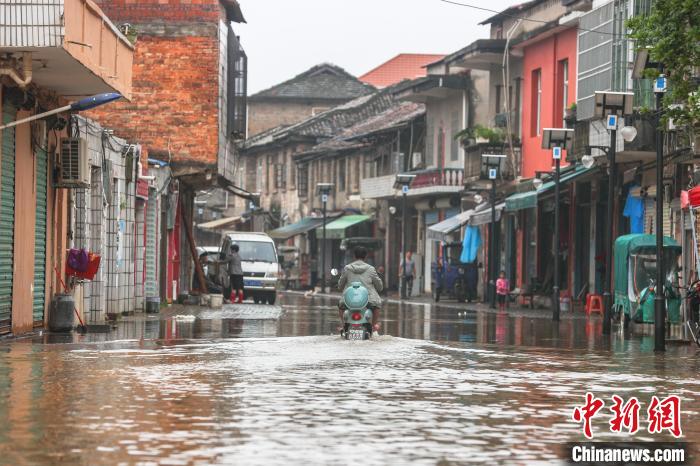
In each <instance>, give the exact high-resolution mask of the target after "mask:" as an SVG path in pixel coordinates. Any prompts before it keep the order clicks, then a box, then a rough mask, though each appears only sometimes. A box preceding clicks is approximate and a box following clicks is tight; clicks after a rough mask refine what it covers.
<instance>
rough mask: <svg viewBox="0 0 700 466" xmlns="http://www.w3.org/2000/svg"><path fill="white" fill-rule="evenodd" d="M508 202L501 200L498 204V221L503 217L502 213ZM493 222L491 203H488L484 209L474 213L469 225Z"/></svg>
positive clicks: (474, 225)
mask: <svg viewBox="0 0 700 466" xmlns="http://www.w3.org/2000/svg"><path fill="white" fill-rule="evenodd" d="M505 206H506V203H505V202H501V203H500V204H496V221H497V222H498V221H499V220H500V219H501V214H502V212H503V209H504V208H505ZM489 223H491V205H487V206H486V207H484V208H483V209H479V212H476V213H474V215H472V216H471V218H470V219H469V225H471V226H473V227H476V226H479V225H487V224H489Z"/></svg>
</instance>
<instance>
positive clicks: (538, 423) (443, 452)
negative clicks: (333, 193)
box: [0, 296, 700, 466]
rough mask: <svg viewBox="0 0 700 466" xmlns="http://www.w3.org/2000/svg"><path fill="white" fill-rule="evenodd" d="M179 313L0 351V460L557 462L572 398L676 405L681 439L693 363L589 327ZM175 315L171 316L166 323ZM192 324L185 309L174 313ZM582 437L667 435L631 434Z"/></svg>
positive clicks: (441, 312) (232, 311) (440, 313)
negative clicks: (360, 325)
mask: <svg viewBox="0 0 700 466" xmlns="http://www.w3.org/2000/svg"><path fill="white" fill-rule="evenodd" d="M281 304H282V308H281V309H280V308H278V307H274V306H257V307H256V306H246V307H244V308H240V307H238V308H233V307H229V308H226V309H224V310H223V311H213V310H199V309H184V310H183V309H180V310H177V311H172V312H170V313H167V312H166V313H164V316H163V318H162V319H160V318H158V317H155V318H153V317H152V318H147V319H143V318H131V319H126V322H124V323H122V324H121V325H120V326H119V328H118V329H116V330H115V331H113V332H112V334H111V335H109V336H107V335H101V334H87V335H84V336H80V335H70V336H57V335H43V336H38V337H36V338H33V339H25V340H16V341H11V342H9V341H6V342H3V343H0V420H2V422H1V423H0V464H8V465H10V464H12V465H21V464H32V465H34V464H38V465H54V464H67V465H83V464H84V465H100V464H105V465H111V464H144V465H150V464H153V465H156V464H162V465H189V464H260V465H275V464H280V465H282V464H284V465H288V464H358V465H373V464H382V465H384V464H425V465H441V466H443V465H451V464H474V463H484V464H494V463H502V464H532V463H539V464H542V463H552V464H559V463H562V462H563V460H562V458H563V454H564V450H563V445H564V444H565V443H566V442H568V441H583V440H584V437H583V435H582V431H581V427H580V425H579V424H577V423H575V422H573V421H572V420H571V413H572V409H573V407H574V406H577V405H581V404H582V403H583V397H584V395H585V393H586V391H590V392H592V393H594V394H595V395H596V396H598V397H601V398H603V399H604V400H605V401H606V408H605V409H606V410H607V406H608V405H609V404H610V401H609V399H610V397H611V396H612V395H613V394H618V395H620V396H622V397H623V398H629V397H631V396H637V397H638V398H639V400H640V401H641V403H642V410H641V411H642V413H643V414H644V413H645V412H646V406H647V405H648V402H649V400H650V398H651V396H652V395H654V394H656V395H658V396H659V397H665V396H667V395H670V394H675V395H679V396H680V397H681V399H682V412H683V414H682V421H681V426H682V429H683V437H684V438H683V440H685V441H688V442H690V443H691V444H692V443H697V441H698V440H700V426H697V425H695V424H694V422H693V421H694V420H695V419H696V416H697V413H698V411H700V378H698V377H697V373H698V370H700V364H699V360H700V359H699V357H700V353H698V352H697V351H696V349H695V347H692V346H690V345H685V344H671V345H669V349H668V351H667V352H666V353H665V354H661V355H659V354H654V353H653V351H652V349H653V339H652V337H651V336H627V337H625V336H623V335H622V334H619V333H616V334H615V335H613V336H612V337H610V338H609V339H607V338H606V339H602V338H601V336H600V323H601V322H600V319H599V318H591V319H590V320H588V319H586V318H582V317H578V316H577V317H574V318H568V317H567V318H565V319H562V321H561V322H560V323H559V325H558V326H556V327H554V326H553V325H552V323H551V320H550V319H549V318H548V315H545V316H543V317H544V318H538V317H534V316H531V315H527V316H525V315H508V314H498V313H484V312H462V311H458V310H457V309H454V308H448V307H433V306H429V305H400V306H399V305H389V306H387V309H386V310H385V312H384V316H383V320H384V322H383V325H384V333H385V334H384V335H382V336H381V337H379V338H377V339H374V340H372V341H368V342H347V341H343V340H341V339H340V338H339V337H337V336H333V335H331V333H332V332H334V331H335V329H336V327H337V325H338V322H337V317H336V314H335V312H334V310H333V307H332V302H331V301H330V300H324V299H320V298H316V299H313V300H311V299H305V298H303V297H299V296H286V297H284V298H283V299H282V300H281ZM175 313H179V315H177V316H175V315H174V314H175ZM192 315H194V316H195V317H194V318H193V317H191V316H192ZM608 420H609V416H608V415H606V416H605V417H602V418H600V419H596V421H595V422H594V426H593V429H594V434H595V435H596V437H595V440H605V441H611V440H638V441H647V440H668V439H669V437H668V436H667V435H659V434H656V435H651V434H648V433H647V432H646V431H645V430H644V426H645V425H646V424H645V418H644V416H642V417H641V418H640V422H641V424H642V429H641V430H640V432H638V433H637V434H636V435H634V436H631V437H630V436H626V435H620V434H615V435H613V434H611V433H610V432H609V429H608V427H607V421H608Z"/></svg>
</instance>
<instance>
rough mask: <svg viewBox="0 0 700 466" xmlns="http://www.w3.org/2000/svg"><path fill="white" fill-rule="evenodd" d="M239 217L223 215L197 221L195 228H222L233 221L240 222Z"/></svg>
mask: <svg viewBox="0 0 700 466" xmlns="http://www.w3.org/2000/svg"><path fill="white" fill-rule="evenodd" d="M240 220H241V217H240V216H239V217H224V218H218V219H216V220H212V221H211V222H206V223H198V224H197V228H200V229H202V230H222V229H224V228H226V227H228V226H230V225H233V224H234V223H238V222H240Z"/></svg>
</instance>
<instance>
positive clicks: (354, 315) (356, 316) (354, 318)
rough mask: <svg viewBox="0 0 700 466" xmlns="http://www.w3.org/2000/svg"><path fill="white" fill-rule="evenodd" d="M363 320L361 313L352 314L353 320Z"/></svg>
mask: <svg viewBox="0 0 700 466" xmlns="http://www.w3.org/2000/svg"><path fill="white" fill-rule="evenodd" d="M361 319H362V314H360V313H359V312H354V313H353V314H352V320H361Z"/></svg>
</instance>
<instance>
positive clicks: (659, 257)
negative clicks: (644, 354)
mask: <svg viewBox="0 0 700 466" xmlns="http://www.w3.org/2000/svg"><path fill="white" fill-rule="evenodd" d="M650 50H651V49H650V48H649V47H646V48H642V49H640V50H637V53H636V54H635V57H634V65H633V67H632V79H641V78H643V77H644V72H645V70H656V71H657V72H659V74H658V76H657V78H656V79H655V80H654V94H655V96H656V222H655V224H656V293H654V351H666V293H665V291H664V287H665V286H664V285H665V282H666V279H665V277H664V253H663V252H664V251H663V249H664V228H663V216H664V208H663V204H662V202H663V194H664V184H663V183H664V142H663V136H664V134H663V129H662V127H661V120H662V118H663V102H662V99H663V96H664V93H665V92H666V84H667V83H666V76H665V75H664V74H663V69H664V66H663V64H662V63H658V62H652V61H651V60H650V59H649V58H650V57H649V52H650Z"/></svg>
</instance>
